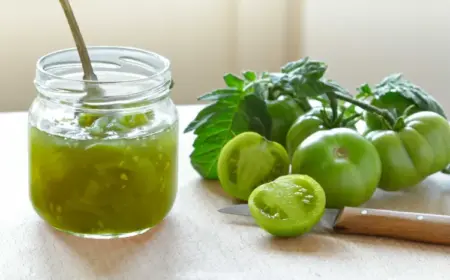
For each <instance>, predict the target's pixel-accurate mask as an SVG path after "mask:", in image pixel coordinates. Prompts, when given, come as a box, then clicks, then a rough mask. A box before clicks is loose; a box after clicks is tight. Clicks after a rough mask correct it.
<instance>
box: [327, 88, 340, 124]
mask: <svg viewBox="0 0 450 280" xmlns="http://www.w3.org/2000/svg"><path fill="white" fill-rule="evenodd" d="M327 96H328V99H329V100H330V107H331V112H332V113H333V115H332V117H331V118H332V119H331V122H333V123H334V121H336V118H337V107H338V102H337V99H336V95H334V94H333V93H331V92H329V93H327Z"/></svg>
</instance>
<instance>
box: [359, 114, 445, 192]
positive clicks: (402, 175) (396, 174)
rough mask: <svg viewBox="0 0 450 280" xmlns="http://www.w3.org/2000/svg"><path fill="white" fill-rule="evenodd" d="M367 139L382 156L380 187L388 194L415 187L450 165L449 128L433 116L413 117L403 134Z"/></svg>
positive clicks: (386, 132) (377, 133) (381, 132)
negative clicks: (388, 192)
mask: <svg viewBox="0 0 450 280" xmlns="http://www.w3.org/2000/svg"><path fill="white" fill-rule="evenodd" d="M366 138H367V139H368V140H369V141H371V142H372V143H373V145H374V146H375V147H376V149H377V150H378V154H379V155H380V158H381V162H382V167H383V168H382V174H381V180H380V185H379V187H380V188H381V189H383V190H386V191H398V190H401V189H404V188H407V187H412V186H414V185H416V184H418V183H420V182H421V181H422V180H424V179H425V178H426V177H427V176H429V175H431V174H433V173H436V172H438V171H440V170H442V169H444V168H445V167H446V166H447V165H448V164H449V163H450V125H449V123H448V121H447V120H446V119H445V118H444V117H442V116H441V115H439V114H437V113H434V112H426V111H422V112H418V113H415V114H412V115H410V116H409V117H407V118H406V119H405V127H404V128H403V129H401V130H400V131H398V132H395V131H392V130H376V131H371V132H369V133H368V134H367V135H366Z"/></svg>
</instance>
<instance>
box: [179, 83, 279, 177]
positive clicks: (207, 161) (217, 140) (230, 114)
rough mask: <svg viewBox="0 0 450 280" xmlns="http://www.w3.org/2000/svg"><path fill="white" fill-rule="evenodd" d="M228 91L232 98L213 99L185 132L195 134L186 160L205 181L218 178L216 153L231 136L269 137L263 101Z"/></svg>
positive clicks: (238, 92)
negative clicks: (257, 134)
mask: <svg viewBox="0 0 450 280" xmlns="http://www.w3.org/2000/svg"><path fill="white" fill-rule="evenodd" d="M230 90H231V89H230ZM232 90H233V91H234V93H233V95H231V96H229V97H227V98H218V99H215V101H216V102H215V103H213V104H210V105H209V106H207V107H205V108H203V109H202V110H201V111H200V112H199V113H198V115H197V116H196V118H195V119H194V120H193V121H192V122H191V123H190V124H189V125H188V126H187V128H186V129H185V132H189V131H194V134H196V135H197V137H196V139H195V141H194V144H193V147H194V150H193V152H192V153H191V155H190V159H191V164H192V166H193V167H194V169H195V170H196V171H197V172H198V173H199V174H200V175H201V176H202V177H203V178H205V179H217V178H218V176H217V161H218V158H219V155H220V151H221V149H222V147H223V146H224V145H225V144H226V143H227V142H228V141H230V140H231V139H232V138H233V137H234V136H236V135H238V134H240V133H242V132H245V131H255V132H257V133H260V134H261V135H263V136H267V135H270V131H271V125H272V119H271V117H270V115H269V112H268V110H267V106H266V103H265V102H264V99H262V98H260V97H259V96H257V95H256V94H253V93H248V92H243V91H238V90H236V89H232ZM230 92H231V91H230ZM217 94H219V95H221V96H222V95H226V94H228V93H223V92H221V93H217Z"/></svg>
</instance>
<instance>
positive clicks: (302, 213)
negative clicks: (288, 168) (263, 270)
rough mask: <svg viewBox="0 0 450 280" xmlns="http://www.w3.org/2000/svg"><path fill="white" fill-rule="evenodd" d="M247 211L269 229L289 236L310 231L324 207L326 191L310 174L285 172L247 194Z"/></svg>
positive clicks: (273, 232) (258, 222)
mask: <svg viewBox="0 0 450 280" xmlns="http://www.w3.org/2000/svg"><path fill="white" fill-rule="evenodd" d="M249 209H250V213H251V215H252V216H253V218H254V219H255V221H256V223H257V224H258V225H259V226H260V227H261V228H262V229H264V230H265V231H267V232H268V233H270V234H272V235H274V236H280V237H292V236H298V235H302V234H304V233H307V232H309V231H310V230H311V229H312V228H313V227H314V226H315V225H316V224H317V223H318V222H319V220H320V219H321V217H322V216H323V213H324V209H325V192H324V191H323V189H322V188H321V186H320V185H319V184H318V183H317V182H316V181H315V180H314V179H312V178H311V177H309V176H306V175H285V176H281V177H279V178H277V179H276V180H274V181H271V182H268V183H266V184H263V185H261V186H259V187H257V188H256V189H255V190H254V191H253V192H252V194H251V195H250V197H249Z"/></svg>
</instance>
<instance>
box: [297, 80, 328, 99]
mask: <svg viewBox="0 0 450 280" xmlns="http://www.w3.org/2000/svg"><path fill="white" fill-rule="evenodd" d="M289 84H290V86H291V87H292V89H293V90H294V92H295V96H296V97H299V98H314V97H316V96H319V95H324V94H326V93H327V92H328V91H330V87H329V86H328V85H326V84H325V83H323V82H322V81H316V80H310V79H307V78H305V77H303V76H292V77H290V79H289Z"/></svg>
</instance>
